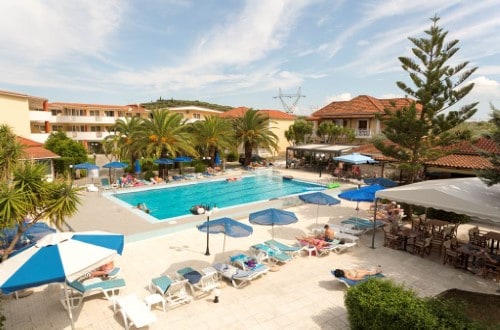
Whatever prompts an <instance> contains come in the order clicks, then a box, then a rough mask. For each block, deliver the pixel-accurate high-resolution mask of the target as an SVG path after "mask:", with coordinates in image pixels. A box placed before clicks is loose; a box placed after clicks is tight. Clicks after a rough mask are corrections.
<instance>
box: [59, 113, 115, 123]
mask: <svg viewBox="0 0 500 330" xmlns="http://www.w3.org/2000/svg"><path fill="white" fill-rule="evenodd" d="M52 120H53V121H51V122H53V123H58V124H59V123H60V124H63V123H71V124H111V125H113V124H114V123H115V122H116V118H115V117H106V116H63V115H61V116H53V119H52Z"/></svg>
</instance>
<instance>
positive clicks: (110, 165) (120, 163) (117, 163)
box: [102, 162, 128, 182]
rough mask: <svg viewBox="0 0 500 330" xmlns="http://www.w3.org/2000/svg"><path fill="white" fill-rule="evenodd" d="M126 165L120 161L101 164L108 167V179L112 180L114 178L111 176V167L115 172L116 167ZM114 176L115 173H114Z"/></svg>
mask: <svg viewBox="0 0 500 330" xmlns="http://www.w3.org/2000/svg"><path fill="white" fill-rule="evenodd" d="M127 166H128V164H127V163H122V162H111V163H107V164H104V165H102V167H103V168H108V169H109V181H111V182H113V181H114V180H113V179H112V178H111V169H113V170H114V171H115V173H116V169H117V168H126V167H127ZM115 176H116V175H115Z"/></svg>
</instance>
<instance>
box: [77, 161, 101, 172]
mask: <svg viewBox="0 0 500 330" xmlns="http://www.w3.org/2000/svg"><path fill="white" fill-rule="evenodd" d="M74 168H75V170H87V171H90V170H98V169H99V166H97V165H96V164H92V163H87V162H85V163H80V164H76V165H75V166H74Z"/></svg>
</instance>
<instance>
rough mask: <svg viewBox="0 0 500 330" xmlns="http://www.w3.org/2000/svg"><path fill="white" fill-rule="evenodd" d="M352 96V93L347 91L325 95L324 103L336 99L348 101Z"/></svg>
mask: <svg viewBox="0 0 500 330" xmlns="http://www.w3.org/2000/svg"><path fill="white" fill-rule="evenodd" d="M352 98H353V97H352V94H351V93H347V92H345V93H341V94H337V95H333V96H327V97H326V101H325V105H327V104H330V103H332V102H336V101H349V100H351V99H352Z"/></svg>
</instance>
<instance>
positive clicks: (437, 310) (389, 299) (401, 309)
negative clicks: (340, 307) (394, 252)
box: [345, 279, 475, 330]
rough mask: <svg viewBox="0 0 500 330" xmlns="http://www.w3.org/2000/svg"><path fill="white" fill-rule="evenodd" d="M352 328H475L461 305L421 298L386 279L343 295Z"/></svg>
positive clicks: (370, 281) (356, 287)
mask: <svg viewBox="0 0 500 330" xmlns="http://www.w3.org/2000/svg"><path fill="white" fill-rule="evenodd" d="M345 304H346V308H347V312H348V319H349V324H350V327H351V329H354V330H356V329H389V330H390V329H398V330H399V329H474V328H475V327H474V326H473V323H472V322H471V321H470V320H469V319H468V318H467V317H466V316H465V314H464V313H463V310H462V309H461V308H460V306H456V305H453V306H452V305H450V304H448V303H447V302H445V301H444V300H440V299H424V298H420V297H418V296H417V294H416V293H415V292H414V291H412V290H407V289H405V288H404V287H403V286H402V285H396V284H394V283H393V282H391V281H389V280H380V279H372V280H369V281H367V282H365V283H362V284H359V285H357V286H354V287H351V288H350V289H349V290H348V291H347V293H346V296H345Z"/></svg>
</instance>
